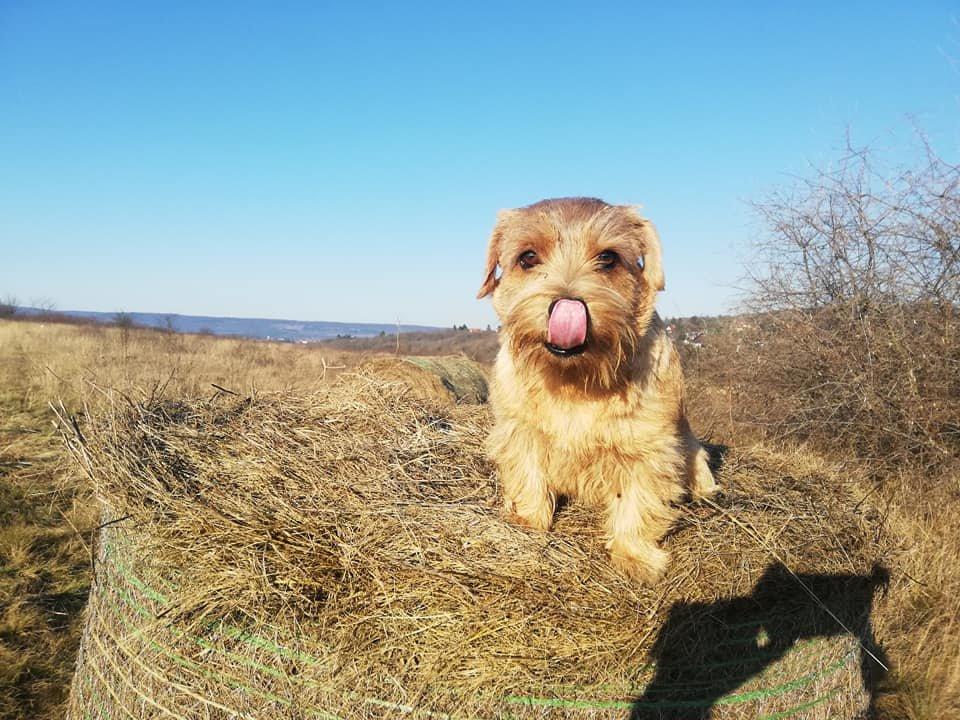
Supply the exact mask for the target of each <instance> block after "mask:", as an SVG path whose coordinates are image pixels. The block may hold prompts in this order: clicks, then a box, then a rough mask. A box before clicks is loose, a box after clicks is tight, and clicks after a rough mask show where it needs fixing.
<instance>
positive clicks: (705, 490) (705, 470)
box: [690, 460, 720, 500]
mask: <svg viewBox="0 0 960 720" xmlns="http://www.w3.org/2000/svg"><path fill="white" fill-rule="evenodd" d="M718 492H720V486H719V485H717V481H716V479H715V478H714V477H713V472H712V471H711V470H710V467H709V466H708V465H707V463H706V462H705V461H704V460H699V461H698V462H697V464H696V465H695V466H694V470H693V481H692V482H691V483H690V497H691V498H692V499H693V500H703V499H704V498H709V497H713V496H714V495H716V494H717V493H718Z"/></svg>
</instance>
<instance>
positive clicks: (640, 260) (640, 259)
mask: <svg viewBox="0 0 960 720" xmlns="http://www.w3.org/2000/svg"><path fill="white" fill-rule="evenodd" d="M637 266H638V267H639V268H640V269H641V270H643V255H641V256H640V257H638V258H637Z"/></svg>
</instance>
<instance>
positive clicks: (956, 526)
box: [688, 147, 960, 720]
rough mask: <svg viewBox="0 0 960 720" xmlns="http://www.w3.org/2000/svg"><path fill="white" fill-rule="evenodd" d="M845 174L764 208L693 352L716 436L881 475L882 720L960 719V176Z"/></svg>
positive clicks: (846, 162)
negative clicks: (739, 284) (749, 251)
mask: <svg viewBox="0 0 960 720" xmlns="http://www.w3.org/2000/svg"><path fill="white" fill-rule="evenodd" d="M924 150H925V153H924V154H923V156H922V157H923V159H924V161H923V162H922V163H921V164H920V165H919V166H918V167H916V168H913V169H910V170H904V171H899V172H891V171H889V170H883V171H881V170H879V169H878V165H877V161H876V159H875V158H874V156H873V155H872V154H871V153H869V152H867V151H862V150H856V151H855V150H852V149H851V150H848V153H847V154H846V156H845V157H844V158H843V159H842V160H841V162H840V163H839V165H838V166H837V167H836V168H835V169H833V170H830V171H825V172H821V173H818V174H816V175H815V177H813V178H812V179H810V180H808V181H803V182H800V183H799V184H798V185H796V186H795V187H794V188H793V189H792V191H789V192H786V193H780V194H776V195H774V196H772V197H771V198H770V199H769V200H768V201H767V202H765V203H762V204H760V205H758V211H759V213H760V216H761V218H762V219H763V220H764V221H765V223H766V227H767V234H766V235H765V236H764V238H765V239H764V240H763V242H762V243H761V246H760V251H761V259H762V260H763V261H764V262H760V263H758V264H756V265H755V266H754V267H755V273H754V275H753V278H752V280H753V285H752V290H751V294H750V298H749V307H750V310H751V311H752V312H751V314H747V315H741V316H738V317H734V318H729V319H727V320H726V322H725V323H724V325H723V330H722V331H720V332H716V333H713V334H712V335H711V336H710V339H709V342H708V343H707V346H706V347H705V348H704V349H703V350H701V351H699V352H696V353H691V352H688V356H689V357H688V359H689V360H691V362H689V363H688V366H689V369H690V371H691V372H690V374H689V377H690V378H691V381H692V387H691V393H690V394H691V397H692V399H693V403H694V405H695V406H696V407H697V409H698V410H699V412H700V414H701V415H702V416H704V417H708V418H710V423H711V425H712V429H713V432H714V433H715V434H717V435H719V436H720V437H722V438H724V439H726V438H731V439H736V441H737V442H744V441H746V440H748V439H752V440H753V441H758V442H762V443H764V444H765V445H767V446H772V447H785V448H788V447H799V448H803V449H804V450H805V451H806V452H811V453H814V452H815V453H819V454H823V455H825V456H827V457H830V458H833V459H834V460H835V461H837V462H838V463H841V466H840V467H841V469H840V470H839V473H840V474H842V475H844V476H858V477H862V478H864V480H865V481H869V482H870V483H871V485H872V486H873V491H872V492H873V494H874V497H875V498H876V500H877V501H878V502H880V503H881V504H882V505H883V506H884V507H885V508H887V509H886V511H885V513H884V523H883V528H882V531H884V532H891V533H893V534H894V535H895V536H897V537H899V538H900V542H901V543H902V545H901V552H900V553H899V554H898V555H897V560H896V562H895V563H894V565H893V576H892V585H891V589H890V592H889V594H888V596H887V598H886V600H885V601H884V603H883V605H882V606H881V609H880V610H881V612H880V615H879V618H880V619H879V623H880V625H881V629H882V632H883V635H884V637H885V638H886V639H887V641H888V649H889V650H890V651H891V654H892V657H893V658H894V660H895V672H894V674H893V675H892V677H891V678H890V688H889V690H890V692H889V693H888V694H887V696H886V700H885V704H884V710H883V712H884V714H883V717H890V718H909V719H919V718H929V719H931V720H932V719H933V718H946V717H958V716H960V623H958V620H957V618H958V617H960V570H958V569H957V564H956V557H957V553H958V551H960V546H958V541H957V538H958V536H960V484H958V479H957V478H958V472H960V463H958V457H960V320H958V316H957V311H958V307H960V245H958V243H960V168H958V167H957V166H955V165H951V164H949V163H947V162H945V161H943V160H942V159H940V158H938V157H937V156H936V155H935V154H933V152H932V151H931V150H930V149H929V148H926V147H925V148H924Z"/></svg>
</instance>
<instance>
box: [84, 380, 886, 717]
mask: <svg viewBox="0 0 960 720" xmlns="http://www.w3.org/2000/svg"><path fill="white" fill-rule="evenodd" d="M489 422H490V420H489V416H488V410H487V409H486V408H485V407H482V406H480V407H478V406H456V407H454V406H451V405H449V404H445V403H436V402H429V401H414V400H412V399H411V398H410V397H409V394H408V392H407V391H406V390H404V389H403V388H401V387H398V385H397V384H396V383H390V382H383V381H380V380H376V379H372V378H365V377H363V376H356V377H353V378H351V379H350V380H349V382H342V383H339V384H337V385H336V386H334V387H332V388H331V389H328V390H327V391H325V392H323V393H322V394H320V395H317V396H311V397H292V396H266V397H257V398H252V399H244V400H238V399H236V398H226V397H221V398H216V399H214V400H212V401H198V402H163V401H151V402H148V403H145V404H142V405H139V406H137V407H135V408H134V409H132V410H126V411H120V410H117V411H116V412H115V413H113V414H112V415H110V416H105V417H101V418H94V419H91V420H90V422H89V423H88V424H87V425H86V426H84V427H83V428H82V432H83V436H84V437H83V438H82V439H81V438H80V436H79V435H78V436H77V437H76V438H75V439H74V441H73V446H74V449H75V450H76V451H77V453H78V454H79V455H80V457H81V458H82V460H83V462H84V463H85V465H86V467H87V469H88V470H89V472H90V474H91V476H92V477H93V478H94V480H95V481H96V485H97V488H96V489H97V492H98V494H99V496H100V497H101V498H102V500H103V502H104V507H105V512H106V514H107V517H106V518H105V519H106V520H111V521H115V522H112V523H111V524H109V525H108V526H107V527H105V528H104V530H103V537H102V539H101V543H100V548H99V562H98V564H97V572H96V581H95V584H94V588H93V592H92V595H91V600H90V604H89V607H88V611H87V613H88V614H87V625H86V629H85V633H84V637H83V642H82V652H81V656H80V660H79V663H78V668H77V673H76V676H75V680H74V684H73V688H72V695H71V705H70V713H69V717H71V718H83V717H105V718H113V717H138V718H139V717H154V716H156V717H161V716H162V717H167V716H172V717H181V718H219V717H238V716H239V717H251V718H268V719H269V718H289V717H295V718H300V717H315V716H319V717H324V718H333V717H338V718H365V717H372V716H386V715H397V714H415V715H430V716H434V715H436V714H440V715H441V716H444V717H457V718H461V717H475V716H484V717H508V716H509V717H517V718H526V717H531V718H533V717H538V718H539V717H581V716H582V717H598V716H602V717H626V716H627V715H628V714H630V713H631V712H632V713H633V717H634V718H637V719H640V718H647V717H649V718H654V717H677V718H680V717H683V718H688V717H699V716H700V714H699V713H701V711H703V709H704V708H705V707H709V706H711V705H713V706H714V710H713V713H714V714H713V717H715V718H727V717H730V718H755V717H761V716H774V715H775V714H776V713H787V712H791V713H792V712H798V713H801V716H803V717H811V718H826V717H855V716H856V715H857V714H858V713H859V712H861V711H862V710H864V708H865V706H866V703H867V702H868V700H867V696H866V694H865V692H864V687H863V680H862V678H861V661H860V658H861V655H862V654H863V650H862V647H863V646H866V647H868V648H869V647H872V646H871V645H870V642H871V633H870V629H869V623H868V617H869V611H870V601H871V600H872V593H873V589H874V584H873V582H874V581H873V578H872V576H871V572H872V568H873V566H874V564H875V561H876V560H877V559H878V558H879V557H880V554H881V552H882V548H880V547H878V546H877V545H876V544H875V543H874V542H873V540H872V537H873V533H872V532H871V523H872V522H873V519H872V517H871V516H870V515H869V512H868V511H867V510H866V509H865V508H866V507H867V504H866V503H860V504H858V501H859V500H861V498H860V497H857V496H856V495H855V494H854V492H853V490H854V489H853V487H852V486H849V485H844V484H843V483H840V484H837V483H836V482H833V483H827V482H824V478H823V477H821V476H819V475H818V471H817V469H816V467H815V466H814V467H810V468H803V467H799V468H798V467H777V466H776V465H775V458H771V457H764V456H762V455H757V454H749V453H744V454H740V455H735V456H733V457H731V458H730V459H729V461H728V465H727V469H726V471H725V472H724V474H723V478H724V481H725V484H726V487H727V491H726V495H725V496H724V497H723V498H722V499H721V500H720V501H718V502H717V503H715V504H701V505H696V506H690V507H688V508H686V510H685V512H684V515H683V520H682V522H681V523H680V525H679V526H678V528H677V530H676V532H675V533H673V534H672V535H671V537H670V538H669V539H668V540H667V544H668V545H669V546H670V549H671V550H672V552H673V564H672V566H671V569H670V571H669V572H668V575H667V577H666V579H665V580H664V581H663V583H661V584H660V585H659V586H658V587H656V588H652V589H645V588H640V587H637V586H636V585H634V584H632V583H630V582H629V581H628V580H626V579H625V578H623V577H621V576H620V575H619V574H617V572H616V571H614V570H613V569H612V568H611V566H610V563H609V562H608V560H607V557H606V554H605V552H604V550H603V542H602V538H601V537H599V536H598V530H597V528H598V522H597V518H596V517H595V516H594V515H593V514H592V513H591V512H589V511H588V510H586V509H584V508H582V507H579V506H577V505H571V506H568V507H566V508H564V509H563V510H562V511H561V513H560V515H559V517H558V521H557V526H556V530H555V531H553V532H551V533H548V534H540V533H535V532H532V531H528V530H525V529H522V528H519V527H517V526H515V525H512V524H510V523H507V522H504V521H503V520H502V519H501V518H500V517H499V515H498V511H497V504H498V503H497V487H496V480H495V477H494V476H493V474H492V472H491V469H490V468H489V467H488V465H487V463H486V462H485V460H484V459H483V455H482V452H481V443H482V440H483V438H484V436H485V434H486V431H487V429H488V426H489ZM771 549H772V550H774V551H775V553H776V555H777V556H779V557H781V558H783V559H785V560H786V561H787V562H788V563H789V564H790V566H791V568H792V569H793V570H794V571H796V572H797V573H799V574H800V577H801V578H802V579H803V582H804V584H805V585H806V586H807V587H808V588H812V591H813V592H814V593H815V594H816V595H818V596H819V597H820V598H821V601H822V603H823V604H825V605H826V606H827V607H828V608H830V609H831V615H832V617H831V616H828V615H827V614H825V613H824V611H823V607H822V606H821V604H820V603H815V602H813V601H812V600H811V599H810V597H809V596H808V595H806V594H805V593H804V592H803V591H802V590H800V588H799V585H797V584H795V580H796V579H795V578H794V576H793V575H792V574H790V573H788V572H786V571H784V570H782V569H781V568H779V567H778V565H777V564H776V562H775V561H774V558H773V557H772V556H771ZM835 621H836V622H835ZM837 622H839V623H840V624H842V625H843V626H844V627H843V628H841V627H839V626H838V625H837ZM847 630H849V631H851V632H850V633H848V632H847ZM877 652H878V651H877ZM776 716H777V717H781V715H776Z"/></svg>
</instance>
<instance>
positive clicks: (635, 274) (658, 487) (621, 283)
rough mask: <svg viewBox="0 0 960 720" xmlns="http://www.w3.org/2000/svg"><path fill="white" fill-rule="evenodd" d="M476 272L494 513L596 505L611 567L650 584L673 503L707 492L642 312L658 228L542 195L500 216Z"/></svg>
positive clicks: (665, 362)
mask: <svg viewBox="0 0 960 720" xmlns="http://www.w3.org/2000/svg"><path fill="white" fill-rule="evenodd" d="M498 268H499V269H500V272H498ZM485 273H486V277H485V280H484V282H483V286H482V287H481V288H480V292H479V295H478V297H481V298H483V297H486V296H488V295H492V296H493V307H494V309H495V310H496V313H497V315H498V316H499V318H500V321H501V323H502V327H501V347H500V351H499V354H498V355H497V359H496V363H495V366H494V371H493V378H492V382H491V387H490V402H491V405H492V408H493V413H494V418H495V424H494V428H493V430H492V431H491V434H490V438H489V440H488V446H487V447H488V452H489V454H490V457H491V459H492V460H493V462H494V463H495V464H496V466H497V468H498V470H499V475H500V483H501V486H502V489H503V500H504V505H505V508H506V511H507V512H508V513H509V514H510V515H511V516H513V517H514V518H516V519H517V520H518V521H519V522H521V523H523V524H525V525H528V526H529V527H532V528H535V529H537V530H549V529H550V526H551V524H552V523H553V514H554V509H555V507H556V502H557V498H558V497H561V496H564V497H568V498H571V499H579V500H581V501H584V502H586V503H590V504H595V505H599V506H601V507H602V508H603V510H604V513H605V528H604V530H605V535H606V538H607V549H608V550H609V551H610V555H611V558H612V559H613V561H614V562H615V563H616V564H617V565H618V566H619V567H621V568H622V569H623V570H624V571H625V572H627V573H628V574H629V575H630V576H631V577H633V578H635V579H637V580H639V581H640V582H643V583H647V584H652V583H654V582H656V581H657V580H658V579H659V578H660V577H661V576H662V575H663V572H664V569H665V567H666V564H667V553H666V552H665V551H664V550H663V549H661V548H660V547H659V542H660V540H661V539H662V538H663V536H664V535H665V534H666V532H667V531H668V529H669V528H670V526H671V524H672V523H673V521H674V520H675V518H676V516H677V514H678V510H677V508H676V506H675V503H677V502H678V501H679V500H680V499H681V498H683V497H684V496H685V495H686V496H692V497H693V498H701V497H705V496H708V495H710V494H712V493H713V492H714V491H715V490H716V484H715V482H714V478H713V474H712V473H711V471H710V468H709V466H708V463H707V460H708V455H707V452H706V450H705V449H704V448H703V446H702V445H701V444H700V442H699V440H697V438H696V436H695V435H694V434H693V432H692V431H691V429H690V424H689V423H688V421H687V416H686V411H685V408H684V389H683V374H682V371H681V368H680V359H679V357H678V355H677V352H676V350H675V349H674V347H673V343H672V342H671V341H670V338H669V337H668V336H667V333H666V329H665V327H664V324H663V322H662V321H661V320H660V317H659V316H658V315H657V313H656V311H655V309H654V306H655V303H656V297H657V293H658V292H659V291H660V290H663V289H664V277H663V267H662V264H661V261H660V240H659V238H658V237H657V232H656V230H655V229H654V227H653V225H652V224H651V223H650V222H649V221H648V220H645V219H644V218H642V217H641V216H640V215H639V213H638V212H637V210H636V209H635V208H632V207H625V206H620V205H609V204H607V203H605V202H603V201H601V200H596V199H592V198H564V199H558V200H543V201H541V202H538V203H535V204H534V205H530V206H528V207H524V208H519V209H517V210H505V211H502V212H501V213H500V214H499V215H498V218H497V223H496V226H495V227H494V230H493V234H492V236H491V238H490V246H489V249H488V252H487V266H486V270H485Z"/></svg>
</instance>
